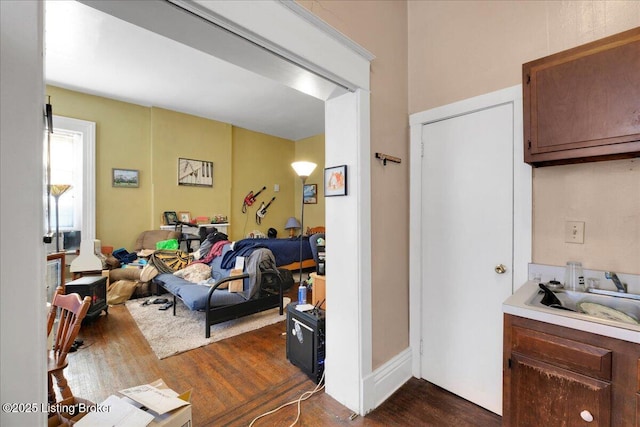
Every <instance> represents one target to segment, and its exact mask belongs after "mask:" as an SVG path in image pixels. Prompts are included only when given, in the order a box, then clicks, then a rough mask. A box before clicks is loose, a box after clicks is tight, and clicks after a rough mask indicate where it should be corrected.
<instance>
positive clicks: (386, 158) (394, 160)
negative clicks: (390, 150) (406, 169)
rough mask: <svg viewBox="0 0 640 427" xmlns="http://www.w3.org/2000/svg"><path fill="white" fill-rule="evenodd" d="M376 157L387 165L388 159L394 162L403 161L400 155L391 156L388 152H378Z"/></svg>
mask: <svg viewBox="0 0 640 427" xmlns="http://www.w3.org/2000/svg"><path fill="white" fill-rule="evenodd" d="M376 159H380V160H382V164H383V165H384V166H387V161H390V162H393V163H402V160H401V159H400V158H399V157H394V156H390V155H388V154H382V153H376Z"/></svg>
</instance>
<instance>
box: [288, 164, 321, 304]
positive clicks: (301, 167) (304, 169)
mask: <svg viewBox="0 0 640 427" xmlns="http://www.w3.org/2000/svg"><path fill="white" fill-rule="evenodd" d="M291 167H292V168H293V170H295V171H296V173H297V174H298V176H299V177H300V179H301V180H302V193H301V195H300V282H299V287H298V289H300V288H302V287H304V285H303V281H302V235H303V234H304V183H305V182H306V181H307V178H309V175H311V173H312V172H313V170H314V169H315V168H316V164H315V163H311V162H293V163H291ZM304 297H305V299H306V287H304ZM301 299H302V298H300V294H299V295H298V303H305V302H306V301H301Z"/></svg>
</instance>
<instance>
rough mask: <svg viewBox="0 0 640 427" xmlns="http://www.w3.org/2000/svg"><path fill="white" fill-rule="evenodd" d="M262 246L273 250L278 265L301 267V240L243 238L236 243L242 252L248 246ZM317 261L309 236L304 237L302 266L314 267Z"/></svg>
mask: <svg viewBox="0 0 640 427" xmlns="http://www.w3.org/2000/svg"><path fill="white" fill-rule="evenodd" d="M252 247H262V248H267V249H269V250H271V252H272V253H273V255H274V256H275V259H276V266H277V267H278V268H284V269H286V270H291V271H296V270H299V269H300V240H299V239H298V238H290V239H243V240H238V241H237V242H236V243H235V244H234V247H233V249H234V251H236V252H241V251H243V250H245V249H246V248H252ZM315 265H316V263H315V261H314V259H313V253H312V251H311V245H310V244H309V238H308V237H306V236H305V237H303V238H302V268H303V269H306V268H313V267H315Z"/></svg>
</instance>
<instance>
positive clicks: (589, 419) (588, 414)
mask: <svg viewBox="0 0 640 427" xmlns="http://www.w3.org/2000/svg"><path fill="white" fill-rule="evenodd" d="M580 418H582V419H583V420H585V421H586V422H588V423H590V422H593V415H591V412H589V411H587V410H586V409H585V410H584V411H582V412H580Z"/></svg>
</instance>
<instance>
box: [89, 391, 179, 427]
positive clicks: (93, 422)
mask: <svg viewBox="0 0 640 427" xmlns="http://www.w3.org/2000/svg"><path fill="white" fill-rule="evenodd" d="M163 384H164V383H162V382H161V381H158V382H156V383H153V384H145V385H141V386H136V387H132V388H128V389H126V390H120V393H122V394H123V395H124V396H126V397H124V398H120V397H118V396H114V395H111V396H109V397H108V398H107V399H106V400H105V401H104V402H102V403H100V405H98V407H100V408H104V410H102V411H95V412H90V413H88V414H87V415H85V416H84V417H82V419H81V420H79V421H78V422H77V423H76V426H78V427H83V426H84V427H145V426H147V425H149V423H151V421H153V420H154V418H156V417H157V416H160V415H163V414H166V413H167V412H171V411H173V410H174V409H178V408H180V407H182V406H186V405H189V404H190V403H189V402H188V401H187V400H183V399H181V398H180V397H178V393H176V392H175V391H173V390H171V389H168V388H158V387H156V385H157V386H162V385H163ZM165 387H166V386H165ZM135 402H137V403H138V404H139V405H142V408H141V409H139V408H138V407H137V406H136V405H134V403H135ZM139 405H138V406H139ZM143 409H144V410H143Z"/></svg>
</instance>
